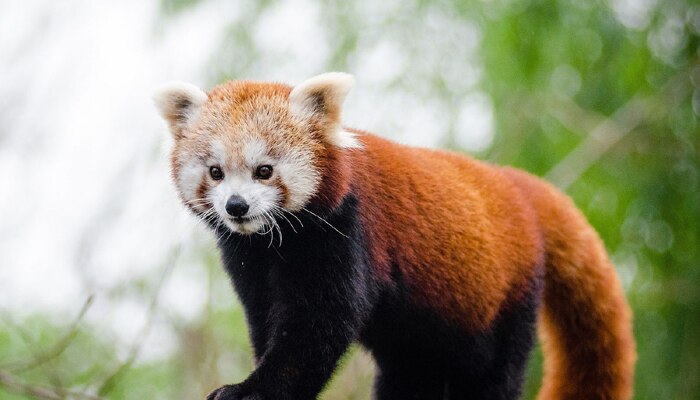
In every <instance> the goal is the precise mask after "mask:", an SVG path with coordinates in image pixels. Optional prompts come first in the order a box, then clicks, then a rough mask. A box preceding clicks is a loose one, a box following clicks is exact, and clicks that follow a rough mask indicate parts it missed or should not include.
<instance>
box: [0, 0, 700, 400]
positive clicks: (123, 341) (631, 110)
mask: <svg viewBox="0 0 700 400" xmlns="http://www.w3.org/2000/svg"><path fill="white" fill-rule="evenodd" d="M699 37H700V5H699V4H698V2H697V1H694V0H693V1H691V0H607V1H600V0H452V1H450V0H385V1H372V0H364V1H352V2H348V1H341V0H334V1H312V0H285V1H277V0H264V1H245V2H244V1H224V0H162V1H141V0H126V1H119V2H117V1H106V0H105V1H103V0H62V1H52V0H31V1H26V0H0V398H1V399H25V398H40V399H60V398H75V399H96V398H109V399H197V398H203V396H204V394H205V393H207V392H208V391H209V390H211V389H213V388H215V387H217V386H219V385H221V384H224V383H230V382H234V381H238V380H240V379H243V378H245V376H246V375H247V373H248V372H249V371H250V370H251V368H252V359H251V354H250V350H249V345H248V339H247V333H246V328H245V322H244V319H243V315H242V311H241V308H240V306H239V304H238V302H237V300H236V298H235V296H234V294H233V293H232V291H231V289H230V285H229V282H228V279H227V277H226V276H225V275H224V273H223V271H222V269H221V267H220V263H219V260H218V256H217V253H216V249H215V245H214V243H213V240H212V235H211V234H209V232H207V231H206V230H205V229H204V228H203V227H202V226H201V225H200V224H198V223H197V222H195V221H194V218H192V217H191V216H190V215H187V213H186V212H185V211H184V209H183V207H181V206H180V204H179V202H178V200H177V198H176V195H175V191H174V189H173V187H172V185H171V183H170V178H169V172H168V161H167V154H168V149H169V146H170V144H171V143H170V139H169V137H168V134H167V132H166V127H165V124H164V123H163V122H162V121H161V120H160V119H159V117H158V116H157V113H156V111H155V109H154V107H153V105H152V102H151V99H150V95H151V93H152V91H153V89H154V88H156V87H157V86H158V85H159V84H161V83H163V82H165V81H169V80H184V81H190V82H193V83H195V84H197V85H199V86H201V87H204V88H210V87H211V86H212V85H214V84H216V83H217V82H221V81H223V80H226V79H239V78H252V79H261V80H278V81H284V82H288V83H292V84H293V83H297V82H299V81H301V80H303V79H305V78H307V77H310V76H312V75H315V74H317V73H320V72H324V71H328V70H342V71H348V72H350V73H353V74H354V75H355V76H356V77H357V86H356V88H355V89H354V91H353V92H352V93H351V94H350V96H349V99H348V102H347V105H346V112H345V122H346V125H348V126H352V127H358V128H363V129H367V130H371V131H374V132H377V133H378V134H380V135H382V136H385V137H389V138H392V139H395V140H397V141H400V142H403V143H409V144H415V145H422V146H432V147H443V148H451V149H454V150H457V151H461V152H466V153H470V154H473V155H474V156H476V157H478V158H481V159H485V160H489V161H493V162H497V163H501V164H509V165H515V166H518V167H521V168H524V169H526V170H528V171H531V172H533V173H535V174H537V175H540V176H543V177H545V178H546V179H548V180H550V181H551V182H553V183H554V184H556V185H558V186H559V187H561V188H562V189H563V190H565V191H566V192H567V193H569V194H570V195H571V196H572V197H573V199H574V200H575V202H576V204H577V205H578V206H579V207H580V208H581V209H582V210H583V212H584V213H585V214H586V215H587V216H588V218H589V219H590V221H591V222H592V223H593V225H594V226H595V227H596V228H597V230H598V231H599V232H600V234H601V235H602V237H603V239H604V241H605V244H606V246H607V249H608V251H609V252H610V254H611V257H612V259H613V260H614V262H615V264H616V266H617V268H618V271H619V273H620V276H621V279H622V282H623V284H624V287H625V289H626V291H627V294H628V297H629V299H630V302H631V303H632V306H633V308H634V311H635V335H636V338H637V341H638V350H639V363H638V367H637V375H636V396H635V398H637V399H682V400H685V399H700V249H699V244H700V129H699V126H698V115H700V53H699V49H698V45H699ZM540 360H541V357H540V355H539V353H536V354H535V356H534V357H533V362H532V364H531V368H530V371H529V377H528V385H527V391H526V396H525V397H526V398H528V399H531V398H533V397H534V394H535V393H536V390H537V388H538V387H539V382H540V378H541V361H540ZM372 374H373V369H372V362H371V359H370V357H369V356H368V355H367V354H365V353H364V352H363V351H362V350H360V349H352V350H351V351H350V352H349V353H348V355H347V356H346V357H345V359H344V361H343V367H342V369H340V370H339V372H338V373H337V375H336V377H335V378H334V380H333V382H332V383H331V384H330V385H329V387H328V389H327V390H326V391H325V392H324V394H323V396H322V398H323V399H327V400H330V399H368V398H369V396H370V385H371V381H372Z"/></svg>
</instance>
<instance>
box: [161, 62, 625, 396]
mask: <svg viewBox="0 0 700 400" xmlns="http://www.w3.org/2000/svg"><path fill="white" fill-rule="evenodd" d="M352 83H353V79H352V77H351V76H349V75H347V74H344V73H327V74H322V75H319V76H317V77H314V78H311V79H309V80H307V81H305V82H303V83H301V84H299V85H297V86H294V87H290V86H287V85H284V84H277V83H264V82H250V81H234V82H226V83H224V84H221V85H219V86H217V87H215V88H214V89H213V90H211V92H209V93H208V94H207V93H205V92H203V91H202V90H200V89H198V88H196V87H194V86H191V85H187V84H171V85H168V86H166V87H165V88H164V89H162V90H161V91H159V92H158V93H157V94H156V97H155V99H156V103H157V106H158V108H159V109H160V112H161V113H162V115H163V117H164V118H165V120H166V121H167V122H168V124H169V126H170V130H171V132H172V135H173V137H174V138H175V141H174V148H173V151H172V176H173V180H174V182H175V185H176V187H177V190H178V192H179V194H180V197H181V199H182V201H183V203H184V204H185V205H186V207H187V208H189V210H191V211H192V212H193V213H194V214H195V215H197V216H198V217H199V218H201V219H202V220H203V221H205V222H206V223H207V224H208V225H209V226H210V227H211V229H212V230H213V231H214V232H215V233H216V234H217V237H218V246H219V249H220V251H221V255H222V260H223V265H224V268H225V269H226V271H227V272H228V273H229V274H230V276H231V278H232V281H233V285H234V288H235V290H236V292H237V294H238V296H239V298H240V300H241V302H242V304H243V306H244V309H245V313H246V319H247V322H248V326H249V330H250V338H251V342H252V345H253V349H254V353H255V357H256V365H257V367H256V369H255V370H254V371H253V372H252V373H251V375H250V376H249V377H248V378H247V379H246V380H245V381H243V382H242V383H239V384H231V385H224V386H222V387H221V388H219V389H217V390H215V391H213V392H212V393H211V394H210V395H209V396H208V397H207V398H208V399H218V400H222V399H226V400H233V399H259V400H260V399H314V398H316V397H317V395H318V394H319V392H320V391H321V390H322V389H323V387H324V385H325V384H326V382H327V381H328V380H329V378H330V377H331V375H332V373H333V371H334V369H335V368H336V366H337V363H338V360H339V359H340V357H341V356H342V355H343V353H344V352H345V351H346V349H347V348H348V346H349V345H350V344H352V343H354V342H359V343H360V344H362V345H363V346H364V347H365V348H367V349H368V350H369V351H370V352H371V353H372V355H373V357H374V359H375V361H376V364H377V368H378V370H377V376H376V382H375V388H374V396H375V398H377V399H380V400H386V399H516V398H518V397H519V396H520V394H521V390H522V385H523V376H524V373H525V370H526V366H527V361H528V358H529V355H530V352H531V349H532V347H533V345H534V343H535V341H536V332H537V328H539V333H540V337H541V339H542V341H543V346H544V354H545V363H544V371H545V373H544V382H543V387H542V389H541V392H540V394H539V399H542V400H549V399H551V400H554V399H601V400H602V399H608V400H612V399H629V398H630V397H631V395H632V379H633V369H634V363H635V357H636V356H635V344H634V339H633V336H632V327H631V312H630V309H629V306H628V305H627V303H626V300H625V297H624V293H623V290H622V288H621V285H620V283H619V281H618V278H617V275H616V273H615V270H614V268H613V266H612V265H611V263H610V261H609V260H608V257H607V255H606V251H605V249H604V246H603V244H602V242H601V240H600V239H599V237H598V235H597V234H596V232H595V231H594V230H593V228H592V227H591V226H590V225H589V224H588V223H587V222H586V220H585V218H584V217H583V216H582V214H581V213H580V212H579V211H578V210H577V209H576V207H575V206H574V204H573V203H572V202H571V200H569V199H568V198H567V197H566V196H565V195H563V194H562V193H560V192H559V191H557V190H556V189H555V188H553V187H552V186H551V185H549V184H547V183H546V182H544V181H542V180H540V179H538V178H536V177H534V176H531V175H529V174H527V173H525V172H522V171H519V170H516V169H513V168H508V167H500V166H495V165H490V164H488V163H485V162H481V161H477V160H474V159H471V158H469V157H466V156H464V155H461V154H457V153H453V152H447V151H437V150H428V149H421V148H414V147H409V146H404V145H400V144H397V143H394V142H391V141H389V140H386V139H382V138H380V137H377V136H375V135H372V134H370V133H367V132H363V131H359V130H352V129H346V128H343V127H342V125H341V111H342V104H343V101H344V99H345V97H346V95H347V93H348V91H349V90H350V88H351V86H352Z"/></svg>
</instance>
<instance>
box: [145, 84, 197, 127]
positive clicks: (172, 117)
mask: <svg viewBox="0 0 700 400" xmlns="http://www.w3.org/2000/svg"><path fill="white" fill-rule="evenodd" d="M153 100H154V101H155V103H156V107H158V110H159V111H160V114H161V115H162V116H163V118H164V119H165V120H166V121H167V122H168V125H169V126H170V132H171V133H172V134H173V136H174V137H175V139H180V138H181V137H182V136H183V133H184V130H185V129H186V128H188V127H189V126H191V124H192V122H193V121H195V120H196V119H197V117H198V116H199V111H200V109H201V107H202V105H203V104H204V102H206V101H207V94H206V93H204V91H203V90H202V89H200V88H198V87H196V86H194V85H191V84H189V83H180V82H173V83H168V84H165V85H163V86H162V87H161V88H160V89H158V90H157V91H156V93H155V94H154V95H153Z"/></svg>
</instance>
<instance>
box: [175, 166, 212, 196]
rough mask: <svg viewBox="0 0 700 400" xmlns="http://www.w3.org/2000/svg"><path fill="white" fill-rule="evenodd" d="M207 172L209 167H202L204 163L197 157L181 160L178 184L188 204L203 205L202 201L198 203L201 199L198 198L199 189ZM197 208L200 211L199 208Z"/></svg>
mask: <svg viewBox="0 0 700 400" xmlns="http://www.w3.org/2000/svg"><path fill="white" fill-rule="evenodd" d="M206 171H207V167H206V166H205V165H202V161H201V160H200V159H198V158H197V157H195V156H190V157H189V158H185V159H184V160H181V164H180V172H179V175H178V177H177V184H178V187H179V188H180V193H181V194H182V198H183V199H184V200H185V201H187V202H192V204H193V205H195V206H196V205H197V203H201V201H198V200H200V199H198V198H197V189H198V188H199V185H200V183H201V181H202V176H203V175H204V173H206ZM195 208H197V209H199V207H195Z"/></svg>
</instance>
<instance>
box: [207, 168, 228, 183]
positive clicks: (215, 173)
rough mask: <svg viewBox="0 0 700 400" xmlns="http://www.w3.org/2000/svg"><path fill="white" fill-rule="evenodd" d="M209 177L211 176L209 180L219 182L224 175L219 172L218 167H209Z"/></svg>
mask: <svg viewBox="0 0 700 400" xmlns="http://www.w3.org/2000/svg"><path fill="white" fill-rule="evenodd" d="M209 175H211V179H213V180H215V181H220V180H222V179H224V173H223V172H222V171H221V168H219V167H210V168H209Z"/></svg>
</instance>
